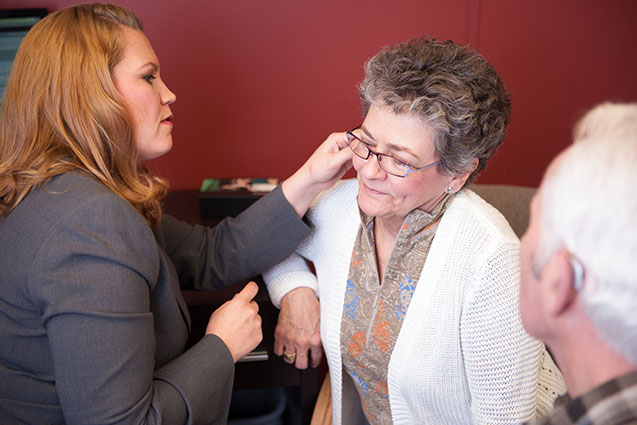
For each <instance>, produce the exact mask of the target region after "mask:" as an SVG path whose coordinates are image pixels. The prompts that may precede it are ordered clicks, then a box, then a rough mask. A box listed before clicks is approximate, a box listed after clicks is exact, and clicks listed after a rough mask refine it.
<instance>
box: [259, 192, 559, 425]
mask: <svg viewBox="0 0 637 425" xmlns="http://www.w3.org/2000/svg"><path fill="white" fill-rule="evenodd" d="M357 193H358V184H357V182H356V180H347V181H344V182H342V183H341V184H339V185H337V186H336V187H335V188H333V189H332V190H330V191H328V192H325V193H323V194H321V196H319V197H318V198H317V200H315V202H314V204H313V207H312V208H311V209H310V211H309V212H308V219H309V220H310V222H311V224H312V226H313V227H314V230H313V232H312V234H311V235H310V236H309V238H308V239H307V240H306V241H304V242H303V243H302V244H301V245H300V246H299V248H298V249H297V252H298V253H299V254H300V255H302V256H303V257H305V258H307V259H308V260H310V261H312V262H313V263H314V267H315V269H316V273H317V276H318V283H317V278H316V277H315V276H314V275H313V274H312V273H311V271H310V270H309V269H308V267H307V265H306V264H305V261H304V260H303V259H302V258H301V257H299V256H298V255H295V254H293V256H292V257H290V258H288V259H287V260H285V261H284V262H283V263H281V264H279V265H278V266H275V267H274V268H273V269H270V270H269V271H267V272H266V273H264V275H263V276H264V280H265V282H266V284H267V286H268V291H269V292H270V296H271V298H272V301H273V303H274V304H275V305H277V306H279V305H280V302H281V298H282V297H283V296H284V295H285V294H286V293H288V292H289V291H290V290H292V289H294V288H296V287H299V286H308V287H312V288H314V289H315V291H317V294H319V297H320V300H321V338H322V342H323V348H324V350H325V353H326V357H327V361H328V365H329V369H330V377H331V382H332V398H333V415H334V416H333V421H334V425H340V424H341V403H342V397H341V396H342V362H341V347H340V332H341V318H342V315H343V304H344V296H345V287H346V285H345V284H346V281H347V278H348V274H349V266H350V260H351V256H352V249H353V247H354V241H355V238H356V233H357V231H358V227H359V225H360V215H359V211H358V204H357V201H356V196H357ZM518 254H519V240H518V238H517V237H516V236H515V234H514V233H513V231H512V230H511V228H510V226H509V224H508V223H507V221H506V219H505V218H504V217H503V216H502V215H501V214H500V213H499V212H498V211H497V210H496V209H495V208H493V207H492V206H491V205H489V204H488V203H486V202H485V201H484V200H482V199H481V198H480V197H479V196H477V195H476V194H475V193H473V192H471V191H469V190H467V189H465V190H462V191H460V192H459V193H457V194H456V195H455V197H454V199H453V200H451V204H450V205H449V208H448V209H447V211H446V212H445V214H444V215H443V218H442V220H441V222H440V225H439V227H438V230H437V232H436V236H435V238H434V240H433V243H432V245H431V248H430V251H429V254H428V257H427V260H426V262H425V265H424V267H423V270H422V273H421V276H420V280H419V282H418V285H417V286H416V291H415V293H414V295H413V298H412V300H411V303H410V305H409V309H408V311H407V315H406V317H405V320H404V323H403V325H402V328H401V330H400V333H399V335H398V339H397V341H396V345H395V347H394V351H393V352H392V355H391V359H390V362H389V370H388V378H387V381H388V382H387V385H388V391H389V400H390V405H391V413H392V417H393V421H394V424H449V425H459V424H518V423H521V422H525V421H530V420H532V419H534V418H535V416H536V411H539V412H540V413H544V412H545V411H547V410H550V408H551V407H552V403H553V399H554V398H555V397H556V396H557V395H560V394H561V393H563V392H564V391H565V389H564V384H563V381H562V379H561V375H559V372H557V368H555V365H554V364H553V363H552V360H551V359H550V356H548V355H546V354H545V349H544V346H543V345H542V344H541V343H540V342H538V341H537V340H535V339H533V338H531V337H530V336H529V335H528V334H527V333H526V332H525V331H524V329H523V327H522V323H521V321H520V317H519V309H518V293H519V255H518ZM541 365H542V366H543V367H541ZM551 368H553V370H552V372H553V374H555V372H557V376H548V377H544V378H540V382H539V383H540V385H538V378H539V375H540V372H541V371H542V373H543V374H547V373H548V372H547V370H548V369H551ZM538 388H542V389H541V390H540V391H538ZM345 425H350V424H345Z"/></svg>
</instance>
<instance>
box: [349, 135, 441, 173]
mask: <svg viewBox="0 0 637 425" xmlns="http://www.w3.org/2000/svg"><path fill="white" fill-rule="evenodd" d="M360 128H361V126H360V125H359V126H358V127H355V128H353V129H352V130H350V131H348V132H347V133H345V134H346V136H347V144H348V145H349V148H350V149H351V150H352V152H354V153H355V154H356V156H358V157H359V158H362V159H364V160H368V159H369V155H370V154H374V155H376V159H377V160H378V166H379V167H380V169H381V170H383V171H384V172H386V173H387V174H391V175H392V176H396V177H400V178H404V177H407V175H409V174H411V173H416V172H418V171H423V170H426V169H427V168H429V167H433V166H434V165H438V164H440V163H441V162H442V160H440V161H436V162H434V163H433V164H429V165H425V166H424V167H421V168H412V167H411V165H409V164H407V163H406V162H403V161H400V160H398V159H396V158H394V157H393V156H391V155H385V154H383V153H376V152H374V151H373V150H371V149H370V148H369V145H368V144H367V143H365V142H363V140H361V138H360V136H362V131H361V129H360ZM355 133H356V134H358V136H357V135H356V134H355Z"/></svg>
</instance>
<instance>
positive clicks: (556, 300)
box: [542, 249, 577, 316]
mask: <svg viewBox="0 0 637 425" xmlns="http://www.w3.org/2000/svg"><path fill="white" fill-rule="evenodd" d="M569 259H570V253H569V252H568V251H566V250H564V249H560V250H559V251H557V252H556V253H555V254H553V255H552V256H551V258H550V259H549V261H548V262H547V264H546V267H545V268H544V271H543V272H542V287H543V291H544V294H543V296H544V297H545V300H546V306H547V311H548V312H549V314H552V315H554V316H559V315H561V314H563V313H564V312H565V311H567V310H568V309H569V308H570V307H571V306H572V304H573V302H574V301H575V299H576V297H577V290H576V289H575V286H574V282H573V280H574V278H575V276H574V273H573V269H572V268H571V263H570V262H569Z"/></svg>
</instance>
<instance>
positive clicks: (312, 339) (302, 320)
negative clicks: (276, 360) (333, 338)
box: [274, 287, 323, 369]
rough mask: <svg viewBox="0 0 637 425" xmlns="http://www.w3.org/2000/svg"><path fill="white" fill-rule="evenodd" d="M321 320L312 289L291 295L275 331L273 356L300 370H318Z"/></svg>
mask: <svg viewBox="0 0 637 425" xmlns="http://www.w3.org/2000/svg"><path fill="white" fill-rule="evenodd" d="M319 319H320V304H319V301H318V298H316V294H315V293H314V290H313V289H312V288H307V287H300V288H296V289H293V290H292V291H290V292H288V293H287V294H286V295H285V296H284V297H283V299H282V300H281V312H280V313H279V321H278V323H277V325H276V328H275V330H274V353H275V354H276V355H277V356H283V361H284V362H286V363H288V364H294V365H295V366H296V368H297V369H307V367H308V366H312V367H317V366H318V365H319V363H320V362H321V359H322V357H323V349H322V346H321V335H320V330H319V329H320V320H319Z"/></svg>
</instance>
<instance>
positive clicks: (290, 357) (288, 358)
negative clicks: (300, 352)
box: [283, 351, 296, 363]
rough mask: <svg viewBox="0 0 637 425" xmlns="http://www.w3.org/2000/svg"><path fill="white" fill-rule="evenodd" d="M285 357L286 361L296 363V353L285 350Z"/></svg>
mask: <svg viewBox="0 0 637 425" xmlns="http://www.w3.org/2000/svg"><path fill="white" fill-rule="evenodd" d="M283 359H284V360H285V362H286V363H294V360H296V353H288V352H287V351H284V352H283Z"/></svg>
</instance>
